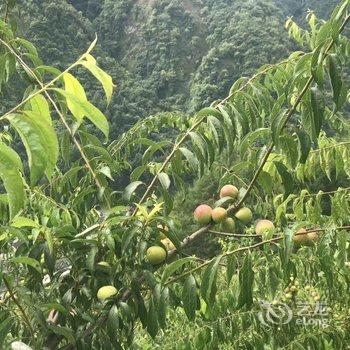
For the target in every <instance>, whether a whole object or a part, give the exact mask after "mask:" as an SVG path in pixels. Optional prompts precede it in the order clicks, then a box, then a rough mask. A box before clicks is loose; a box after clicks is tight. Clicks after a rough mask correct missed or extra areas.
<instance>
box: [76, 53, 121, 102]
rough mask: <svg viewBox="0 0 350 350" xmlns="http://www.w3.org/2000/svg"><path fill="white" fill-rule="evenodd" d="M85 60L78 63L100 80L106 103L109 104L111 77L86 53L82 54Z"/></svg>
mask: <svg viewBox="0 0 350 350" xmlns="http://www.w3.org/2000/svg"><path fill="white" fill-rule="evenodd" d="M84 58H85V59H86V60H84V61H80V62H79V63H80V64H81V65H82V66H84V67H85V68H86V69H88V70H89V71H90V72H91V73H92V74H93V75H94V77H95V78H96V79H97V80H99V81H100V83H101V84H102V86H103V89H104V91H105V93H106V97H107V103H108V104H109V103H110V102H111V99H112V94H113V87H114V85H113V81H112V77H111V76H110V75H108V74H107V73H106V72H105V71H103V70H102V69H101V68H100V67H98V66H97V64H96V60H95V58H94V57H93V56H91V55H89V54H87V55H85V56H84Z"/></svg>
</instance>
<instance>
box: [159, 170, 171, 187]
mask: <svg viewBox="0 0 350 350" xmlns="http://www.w3.org/2000/svg"><path fill="white" fill-rule="evenodd" d="M157 177H158V179H159V182H160V183H161V185H162V187H163V189H164V190H165V191H166V190H168V189H169V187H170V178H169V175H168V174H167V173H159V174H157Z"/></svg>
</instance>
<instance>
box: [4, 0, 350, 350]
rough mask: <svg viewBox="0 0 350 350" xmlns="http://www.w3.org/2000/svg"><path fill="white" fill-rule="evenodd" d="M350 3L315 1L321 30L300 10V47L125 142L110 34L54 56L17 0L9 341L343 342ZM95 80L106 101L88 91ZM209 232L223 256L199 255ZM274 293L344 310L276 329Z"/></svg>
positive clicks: (9, 145)
mask: <svg viewBox="0 0 350 350" xmlns="http://www.w3.org/2000/svg"><path fill="white" fill-rule="evenodd" d="M349 3H350V2H349V1H348V0H346V1H342V2H340V4H339V6H337V8H336V9H335V10H334V12H333V14H332V17H331V19H330V20H329V21H328V22H323V21H319V20H318V19H317V18H316V16H315V15H314V14H313V13H309V15H308V23H309V28H308V29H304V28H301V27H299V26H298V25H297V24H296V23H294V22H293V21H292V19H290V20H288V22H287V24H286V27H287V29H288V31H289V34H290V35H291V36H292V37H293V38H294V39H295V40H296V41H297V43H298V45H299V47H300V51H297V52H294V53H292V54H291V55H290V56H289V57H287V58H286V59H285V60H284V61H282V62H280V63H277V64H273V65H270V64H269V65H265V66H262V67H261V68H260V69H259V70H258V71H257V72H256V74H255V75H254V76H252V77H250V78H246V77H242V78H241V79H239V80H238V81H236V82H235V83H234V84H233V86H232V88H231V90H230V92H229V95H228V96H227V97H226V98H225V99H223V100H221V101H215V102H213V104H212V105H211V106H210V107H208V108H204V109H203V110H201V111H199V112H198V113H197V114H196V115H195V116H192V117H187V116H184V115H181V114H178V113H163V114H158V115H155V116H151V117H148V118H145V119H143V120H142V121H140V122H138V123H137V124H136V125H134V126H133V127H132V128H131V129H130V131H128V132H126V133H124V134H123V135H121V136H120V137H119V138H118V139H117V140H114V141H112V142H109V141H108V134H109V124H108V119H107V118H106V116H105V114H104V113H103V112H102V111H101V110H102V109H106V110H108V104H109V103H110V101H111V98H112V93H113V89H114V88H115V85H114V84H113V81H112V78H111V77H110V76H109V75H108V74H107V73H106V72H105V71H103V70H102V69H101V68H100V67H99V65H98V63H97V61H96V59H95V58H94V57H93V55H92V52H93V48H94V46H95V44H96V42H94V43H92V45H91V46H90V47H89V48H88V50H87V51H86V53H84V54H83V55H82V56H81V57H80V58H79V59H78V60H77V61H76V62H74V63H72V65H71V66H69V67H68V68H67V69H65V70H64V71H60V70H58V69H57V68H55V67H50V66H47V65H45V63H44V62H42V60H41V59H40V57H39V55H38V52H37V49H36V48H35V47H34V46H33V45H32V44H31V43H30V42H29V41H27V40H25V39H23V38H19V37H18V36H17V32H16V26H15V25H14V24H13V23H14V22H13V20H12V17H11V16H12V15H11V9H12V7H13V6H15V4H14V2H13V1H7V7H6V16H5V20H4V21H0V50H1V51H0V69H1V70H0V92H1V96H2V97H3V96H5V93H6V89H7V87H8V86H10V85H11V84H14V83H15V82H17V80H21V81H22V82H25V84H26V88H25V90H24V92H23V97H19V96H16V97H17V98H18V101H17V104H16V105H15V106H13V107H11V108H10V109H9V110H8V111H3V113H2V116H1V117H0V122H1V123H2V125H3V128H2V131H1V133H0V177H1V180H2V185H1V192H2V194H1V196H0V203H1V210H0V220H1V231H0V247H1V248H0V249H1V260H0V263H1V272H0V290H1V303H0V343H1V348H9V347H10V346H12V347H13V348H16V346H19V345H18V344H19V342H22V343H24V344H27V346H28V347H29V348H32V349H123V348H133V347H135V348H137V342H139V341H141V340H140V336H139V335H140V334H148V335H147V337H148V336H149V337H151V338H153V339H154V344H157V343H159V344H163V345H164V342H165V345H166V348H178V349H204V348H208V349H215V348H219V345H220V346H225V345H226V346H227V348H244V349H258V348H259V349H260V348H261V349H263V348H269V349H280V348H283V347H285V348H293V349H294V348H295V349H340V348H344V347H345V345H346V344H348V343H349V340H350V339H349V334H350V331H349V322H348V321H349V318H350V299H349V297H348V295H349V288H350V269H349V265H350V262H349V259H350V258H349V235H348V231H349V228H350V227H349V225H350V219H349V218H350V202H349V189H350V187H349V176H350V148H349V145H350V143H349V141H348V140H349V117H348V113H349V106H348V103H349V92H348V89H347V80H348V75H347V73H348V72H347V67H348V66H349V55H350V44H349V40H348V38H347V36H346V33H347V31H346V26H347V24H348V22H349V19H350V17H349V14H348V10H349ZM267 25H268V24H267ZM85 75H90V76H89V79H91V77H93V78H94V79H96V80H97V82H99V83H100V84H101V90H102V91H103V92H104V94H105V96H106V105H105V106H104V105H103V103H102V102H101V106H100V108H97V107H96V106H94V105H93V104H92V103H91V102H90V101H89V99H88V94H87V93H86V92H85V89H84V84H83V83H82V82H81V81H80V80H81V79H80V78H81V77H85ZM79 79H80V80H79ZM2 109H3V108H2ZM208 173H211V174H213V176H214V177H215V178H216V179H217V181H218V183H219V187H218V188H217V192H216V193H208V194H207V201H206V202H204V203H193V211H194V219H196V221H195V220H194V219H193V220H192V224H191V225H190V226H189V227H188V226H183V225H181V222H182V221H181V219H182V218H181V217H179V216H178V215H177V213H176V210H175V209H174V198H179V197H186V195H188V188H189V187H190V186H191V182H194V181H196V180H197V179H199V178H201V177H203V176H204V175H205V174H208ZM126 178H128V180H127V181H128V183H127V184H125V182H126V180H125V179H126ZM129 179H130V180H129ZM323 184H326V185H325V187H322V185H323ZM197 207H198V208H197ZM196 208H197V209H196ZM189 215H192V213H189ZM206 237H210V238H211V240H209V241H207V242H209V244H210V242H213V241H214V240H215V241H218V242H219V243H220V245H221V252H220V253H219V254H218V255H217V256H214V257H212V258H211V259H203V258H202V257H201V252H200V251H197V252H196V246H197V244H198V243H197V242H200V241H202V240H203V239H204V238H206ZM190 246H192V247H194V248H193V249H192V251H195V252H196V254H188V249H187V248H188V247H190ZM261 301H265V302H271V304H272V305H277V306H278V305H279V304H283V305H288V307H289V308H290V309H291V310H293V311H294V312H296V311H297V307H298V303H300V302H304V303H307V305H308V307H309V308H310V307H311V308H312V307H314V305H315V303H318V302H319V301H324V302H325V303H327V305H328V309H329V310H328V312H329V313H330V316H329V319H328V323H327V325H326V326H325V327H318V326H317V325H315V324H314V325H311V326H308V327H306V326H305V325H303V324H302V325H300V324H298V322H296V320H295V319H291V320H288V323H286V322H278V317H277V316H278V315H276V317H275V319H273V320H272V321H271V322H270V324H266V322H262V321H261V318H259V315H261V313H260V311H259V310H260V309H261V305H260V304H261ZM187 331H188V332H187ZM186 332H187V333H186ZM169 334H172V336H171V342H170V338H169V336H167V337H166V335H169ZM135 335H136V340H135ZM145 336H146V335H145ZM166 338H168V339H167V340H166ZM164 339H165V340H164ZM174 340H175V341H174ZM149 341H151V340H149ZM10 344H12V345H10ZM22 345H23V344H22Z"/></svg>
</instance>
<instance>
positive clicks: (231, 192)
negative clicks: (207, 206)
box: [220, 185, 238, 198]
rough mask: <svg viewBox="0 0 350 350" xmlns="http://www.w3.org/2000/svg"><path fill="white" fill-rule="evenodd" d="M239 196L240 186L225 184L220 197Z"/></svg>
mask: <svg viewBox="0 0 350 350" xmlns="http://www.w3.org/2000/svg"><path fill="white" fill-rule="evenodd" d="M237 196H238V188H237V187H236V186H233V185H225V186H223V187H222V188H221V190H220V198H224V197H232V198H237Z"/></svg>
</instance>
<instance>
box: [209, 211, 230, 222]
mask: <svg viewBox="0 0 350 350" xmlns="http://www.w3.org/2000/svg"><path fill="white" fill-rule="evenodd" d="M211 217H212V219H213V221H214V222H216V223H219V222H223V221H224V220H226V219H227V211H226V209H224V208H221V207H218V208H214V209H213V210H212V213H211Z"/></svg>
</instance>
